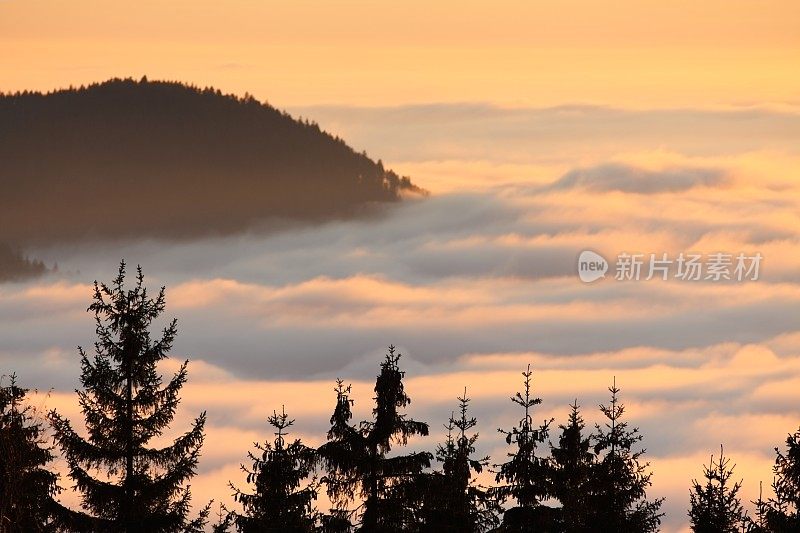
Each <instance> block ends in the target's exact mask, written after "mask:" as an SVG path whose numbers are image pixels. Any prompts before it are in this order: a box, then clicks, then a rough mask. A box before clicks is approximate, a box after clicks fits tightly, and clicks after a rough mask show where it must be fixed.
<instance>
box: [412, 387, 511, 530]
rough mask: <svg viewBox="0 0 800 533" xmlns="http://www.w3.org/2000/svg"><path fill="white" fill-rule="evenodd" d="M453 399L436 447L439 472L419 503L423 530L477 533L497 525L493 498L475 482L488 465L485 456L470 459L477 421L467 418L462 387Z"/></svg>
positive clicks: (497, 510) (465, 401) (495, 505)
mask: <svg viewBox="0 0 800 533" xmlns="http://www.w3.org/2000/svg"><path fill="white" fill-rule="evenodd" d="M457 399H458V415H456V414H455V413H452V414H451V415H450V419H449V420H448V423H447V425H446V426H445V428H446V429H447V437H446V439H445V442H444V443H443V444H440V445H438V446H437V448H436V460H437V461H438V462H440V463H441V465H442V469H441V471H439V472H435V473H434V474H433V475H431V476H429V478H428V487H427V489H428V490H427V492H426V497H425V501H424V502H423V518H424V521H425V525H424V531H431V532H452V533H478V532H482V531H488V530H490V529H491V528H493V527H495V526H496V525H497V523H498V519H497V515H498V514H499V512H500V506H499V505H498V503H497V499H496V498H495V497H494V496H493V495H492V494H491V493H490V491H488V490H486V489H485V488H483V487H481V486H480V485H479V484H478V482H477V481H476V480H475V476H476V475H478V474H480V473H481V472H483V471H484V469H485V468H486V467H487V466H488V465H489V457H479V458H475V457H474V454H475V443H476V442H477V440H478V433H471V430H472V429H473V428H474V427H475V426H477V425H478V421H477V419H476V418H475V417H471V416H469V415H468V412H469V402H470V398H469V397H468V396H467V389H466V388H465V389H464V395H463V396H459V397H458V398H457Z"/></svg>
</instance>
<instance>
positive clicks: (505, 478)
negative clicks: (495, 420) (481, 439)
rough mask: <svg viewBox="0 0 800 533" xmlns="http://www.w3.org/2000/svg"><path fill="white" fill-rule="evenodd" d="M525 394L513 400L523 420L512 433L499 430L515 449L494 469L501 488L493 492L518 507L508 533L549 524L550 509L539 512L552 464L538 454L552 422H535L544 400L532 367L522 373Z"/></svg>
mask: <svg viewBox="0 0 800 533" xmlns="http://www.w3.org/2000/svg"><path fill="white" fill-rule="evenodd" d="M522 376H523V377H524V381H523V383H524V390H523V391H522V392H517V393H516V394H515V395H514V396H512V397H511V401H512V402H514V403H515V404H516V405H518V406H519V407H520V408H522V411H523V417H522V418H521V419H520V420H519V422H518V423H517V425H516V426H514V427H513V428H511V429H510V430H504V429H498V431H499V432H500V433H502V434H503V435H505V440H506V444H509V445H512V446H514V449H513V450H512V451H511V452H509V453H508V461H506V462H505V463H503V464H500V465H495V468H496V469H497V471H496V475H495V480H496V481H497V482H498V483H499V484H500V485H499V486H497V487H496V488H495V489H494V490H493V492H494V494H495V495H496V496H497V497H498V498H499V499H500V500H501V501H506V500H508V499H513V500H514V501H515V502H516V504H517V506H516V507H513V508H511V509H509V510H508V511H507V512H506V515H505V517H504V525H505V527H506V529H508V530H518V529H521V530H525V529H526V528H531V527H539V528H541V526H543V525H544V524H542V522H547V521H550V520H551V518H550V514H551V513H550V509H549V508H547V509H539V507H540V506H541V502H542V500H543V499H545V498H546V497H547V496H548V494H549V487H548V474H549V468H550V463H549V461H548V459H547V457H546V456H545V455H544V454H542V455H538V454H537V449H539V448H540V447H541V446H543V445H544V443H545V442H547V437H548V435H549V431H550V424H551V423H552V420H545V421H543V422H542V424H541V425H537V424H536V423H534V421H533V410H534V408H535V407H536V406H538V405H540V404H541V403H542V399H541V398H538V397H535V396H533V371H532V370H531V366H530V365H528V368H527V370H526V371H525V372H523V373H522Z"/></svg>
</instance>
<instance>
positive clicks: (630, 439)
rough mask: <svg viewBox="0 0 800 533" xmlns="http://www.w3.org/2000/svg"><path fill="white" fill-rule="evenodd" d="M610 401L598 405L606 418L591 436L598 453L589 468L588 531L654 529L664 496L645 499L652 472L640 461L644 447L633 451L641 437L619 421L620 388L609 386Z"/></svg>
mask: <svg viewBox="0 0 800 533" xmlns="http://www.w3.org/2000/svg"><path fill="white" fill-rule="evenodd" d="M608 390H609V391H610V392H611V403H610V404H609V405H608V406H605V405H600V410H601V411H602V413H603V414H604V415H605V417H606V418H607V419H608V421H607V422H606V423H605V424H604V425H603V426H600V425H599V424H597V425H596V426H595V433H594V434H593V435H592V438H593V441H594V443H595V445H594V452H595V454H596V455H597V456H598V457H597V460H596V462H595V465H594V467H593V468H592V477H591V482H590V493H589V506H588V509H589V512H590V516H589V518H588V524H589V526H590V531H596V532H602V533H607V532H610V531H614V532H617V533H628V532H630V533H644V532H651V531H657V530H658V527H659V525H660V524H661V517H662V516H663V513H659V510H660V508H661V504H662V502H663V499H657V500H652V501H649V500H647V499H646V498H647V487H648V486H650V485H651V481H650V479H651V477H652V473H651V472H648V471H647V470H648V467H649V466H650V465H649V463H646V462H641V460H640V459H641V457H642V455H643V454H644V452H645V450H639V451H633V447H634V446H635V445H637V444H638V443H639V442H640V441H641V440H642V435H640V434H639V428H634V429H632V430H629V429H628V423H627V422H623V421H622V416H623V414H624V412H625V407H624V406H623V405H622V404H621V403H620V402H619V398H618V395H619V388H617V386H616V380H615V381H614V384H613V385H612V386H611V387H609V389H608Z"/></svg>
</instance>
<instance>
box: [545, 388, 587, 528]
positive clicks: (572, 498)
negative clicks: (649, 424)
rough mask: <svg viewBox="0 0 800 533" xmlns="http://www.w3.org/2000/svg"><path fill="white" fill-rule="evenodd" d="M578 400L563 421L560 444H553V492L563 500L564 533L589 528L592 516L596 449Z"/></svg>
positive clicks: (559, 437) (562, 519)
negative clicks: (591, 483)
mask: <svg viewBox="0 0 800 533" xmlns="http://www.w3.org/2000/svg"><path fill="white" fill-rule="evenodd" d="M585 428H586V424H585V423H584V421H583V418H582V417H581V414H580V406H579V405H578V400H575V401H574V402H573V403H572V404H571V405H570V413H569V419H568V420H567V423H566V424H563V425H560V426H559V429H560V430H561V433H560V435H559V436H558V444H557V445H553V446H551V449H550V454H551V456H552V467H551V472H550V480H551V487H550V493H551V496H553V497H554V498H556V499H557V500H558V501H559V502H561V513H560V519H559V522H560V527H561V528H562V531H564V533H578V532H581V531H586V528H587V527H588V520H589V510H588V504H589V487H590V481H591V475H592V469H593V468H594V459H595V456H594V453H593V451H592V445H591V440H590V438H589V436H584V434H583V430H584V429H585Z"/></svg>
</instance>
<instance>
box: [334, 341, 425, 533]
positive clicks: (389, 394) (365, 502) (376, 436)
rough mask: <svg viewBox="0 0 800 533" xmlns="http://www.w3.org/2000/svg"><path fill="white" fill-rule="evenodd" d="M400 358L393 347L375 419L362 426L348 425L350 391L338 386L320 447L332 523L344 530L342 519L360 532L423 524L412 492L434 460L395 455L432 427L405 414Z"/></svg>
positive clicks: (382, 373)
mask: <svg viewBox="0 0 800 533" xmlns="http://www.w3.org/2000/svg"><path fill="white" fill-rule="evenodd" d="M400 357H401V356H400V354H399V353H396V352H395V348H394V346H389V352H388V353H387V354H386V358H385V359H384V361H383V362H382V363H381V366H380V373H379V374H378V377H377V379H376V382H375V389H374V390H375V397H374V400H375V407H374V408H373V410H372V415H373V417H372V420H367V421H364V422H361V424H360V425H359V426H358V427H356V426H353V425H352V424H351V422H350V420H351V418H352V411H351V407H352V403H353V402H352V400H351V399H350V389H349V387H344V384H343V382H341V381H338V382H337V389H336V394H337V398H336V407H335V409H334V413H333V416H332V417H331V429H330V430H329V432H328V442H326V443H325V444H323V445H322V446H321V447H320V448H319V453H320V456H321V458H322V459H323V461H324V463H325V466H326V468H327V470H328V473H327V475H326V476H325V477H324V478H323V482H324V483H325V484H326V486H327V490H328V494H329V496H330V498H331V500H332V501H333V502H334V503H335V504H336V506H337V508H336V512H335V514H334V516H332V517H329V518H328V520H331V521H335V522H336V524H337V527H342V523H341V519H342V517H344V516H347V515H349V516H352V518H353V519H354V520H355V522H356V523H357V524H359V526H358V531H363V532H365V533H372V532H376V533H384V532H387V533H388V532H401V531H409V530H410V529H413V528H415V527H416V525H417V523H418V521H419V519H418V517H417V514H418V509H419V501H418V498H419V497H420V496H421V495H420V494H418V493H417V491H415V490H413V489H414V488H415V487H417V486H418V484H419V482H420V478H421V477H422V472H423V470H424V469H426V468H428V467H430V463H431V458H432V456H431V454H430V453H428V452H412V453H410V454H407V455H395V454H391V452H392V449H393V447H394V446H395V445H397V446H404V445H405V444H406V443H407V442H408V439H409V438H410V437H412V436H415V435H421V436H425V435H427V434H428V424H426V423H424V422H418V421H415V420H413V419H410V418H408V417H407V415H405V414H403V413H402V409H404V408H406V407H407V406H408V404H409V403H411V399H410V398H409V396H408V395H407V394H406V392H405V388H404V385H403V377H404V375H405V373H404V372H403V371H401V370H400V368H399V360H400ZM356 498H357V499H358V500H359V504H358V505H357V507H356V509H354V510H352V512H348V510H347V507H348V505H350V504H351V503H353V501H354V499H356Z"/></svg>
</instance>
